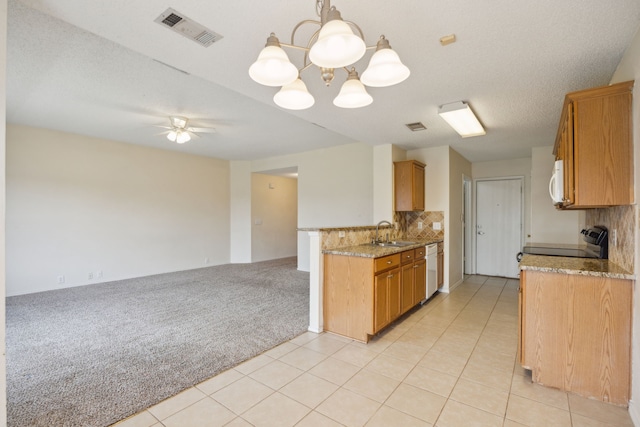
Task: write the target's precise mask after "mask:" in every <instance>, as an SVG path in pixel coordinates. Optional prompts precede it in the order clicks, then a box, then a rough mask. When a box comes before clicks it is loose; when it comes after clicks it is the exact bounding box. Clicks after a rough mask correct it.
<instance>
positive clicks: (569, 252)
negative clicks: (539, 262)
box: [522, 246, 600, 258]
mask: <svg viewBox="0 0 640 427" xmlns="http://www.w3.org/2000/svg"><path fill="white" fill-rule="evenodd" d="M522 253H525V254H531V255H546V256H566V257H574V258H600V256H599V254H598V253H594V252H593V251H589V250H587V249H577V248H546V247H540V246H525V247H524V248H522Z"/></svg>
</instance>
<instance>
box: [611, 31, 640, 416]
mask: <svg viewBox="0 0 640 427" xmlns="http://www.w3.org/2000/svg"><path fill="white" fill-rule="evenodd" d="M628 80H635V86H634V90H633V128H634V131H633V149H634V160H635V161H634V164H635V182H634V186H635V200H636V202H637V201H638V197H639V195H640V192H639V191H638V190H640V169H639V168H640V89H638V88H639V86H640V31H639V32H637V33H636V36H635V38H634V39H633V41H632V42H631V45H630V46H629V48H628V49H627V51H626V52H625V54H624V56H623V58H622V61H620V64H619V65H618V69H617V70H616V72H615V73H614V75H613V78H612V79H611V82H610V83H620V82H624V81H628ZM638 213H639V212H638V207H637V205H636V213H635V215H636V218H637V217H638ZM637 226H640V221H638V222H637ZM634 231H635V263H634V264H635V271H634V273H635V274H636V275H638V273H639V266H640V231H639V230H638V229H637V228H636V229H635V230H634ZM633 313H634V314H633V340H632V342H633V348H632V349H631V355H632V366H631V370H632V376H631V403H630V404H629V413H630V414H631V418H632V419H633V422H634V424H635V425H640V288H639V287H638V285H637V283H636V286H635V287H634V294H633Z"/></svg>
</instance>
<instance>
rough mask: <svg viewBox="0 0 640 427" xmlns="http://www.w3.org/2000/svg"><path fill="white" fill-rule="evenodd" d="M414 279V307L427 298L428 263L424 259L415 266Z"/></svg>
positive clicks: (418, 260)
mask: <svg viewBox="0 0 640 427" xmlns="http://www.w3.org/2000/svg"><path fill="white" fill-rule="evenodd" d="M416 250H417V249H416ZM413 278H414V280H413V286H414V291H413V297H414V299H413V305H416V304H419V303H420V302H421V301H422V300H424V299H425V298H427V261H426V260H425V259H424V257H423V258H422V259H417V260H416V262H415V263H414V264H413Z"/></svg>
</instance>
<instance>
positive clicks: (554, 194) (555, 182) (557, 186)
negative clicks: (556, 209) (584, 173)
mask: <svg viewBox="0 0 640 427" xmlns="http://www.w3.org/2000/svg"><path fill="white" fill-rule="evenodd" d="M563 173H564V166H563V163H562V160H556V161H555V163H554V164H553V173H552V174H551V179H550V180H549V195H550V196H551V200H553V204H554V205H558V204H561V203H562V201H563V200H564V180H563Z"/></svg>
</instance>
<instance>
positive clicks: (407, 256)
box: [400, 249, 414, 264]
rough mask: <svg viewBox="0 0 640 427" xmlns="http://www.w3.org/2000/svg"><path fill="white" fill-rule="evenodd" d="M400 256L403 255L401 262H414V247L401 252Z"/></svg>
mask: <svg viewBox="0 0 640 427" xmlns="http://www.w3.org/2000/svg"><path fill="white" fill-rule="evenodd" d="M400 257H401V260H402V261H401V262H402V263H403V264H408V263H410V262H413V259H414V257H413V249H411V250H410V251H404V252H402V253H401V254H400Z"/></svg>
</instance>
